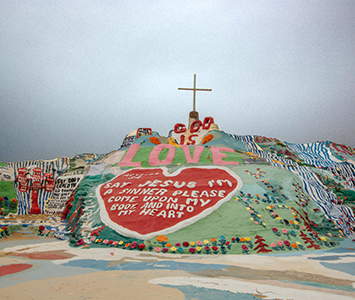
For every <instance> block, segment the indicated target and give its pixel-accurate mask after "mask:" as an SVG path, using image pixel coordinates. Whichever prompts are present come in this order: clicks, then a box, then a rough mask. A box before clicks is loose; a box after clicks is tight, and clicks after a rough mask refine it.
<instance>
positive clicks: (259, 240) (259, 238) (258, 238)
mask: <svg viewBox="0 0 355 300" xmlns="http://www.w3.org/2000/svg"><path fill="white" fill-rule="evenodd" d="M255 238H256V242H255V243H254V244H257V243H258V245H257V246H256V247H255V248H254V250H256V249H259V248H260V249H259V250H258V251H257V252H256V253H260V252H262V253H268V252H271V251H272V250H270V249H266V247H268V246H269V245H268V244H265V243H264V242H265V240H264V238H263V237H262V236H260V235H256V236H255Z"/></svg>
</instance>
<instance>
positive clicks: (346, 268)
mask: <svg viewBox="0 0 355 300" xmlns="http://www.w3.org/2000/svg"><path fill="white" fill-rule="evenodd" d="M321 265H322V266H324V267H326V268H328V269H332V270H337V271H341V272H344V273H348V274H350V275H354V276H355V262H351V263H339V262H338V263H336V264H333V263H329V262H321ZM334 280H335V281H336V279H334Z"/></svg>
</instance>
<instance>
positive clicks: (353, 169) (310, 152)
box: [229, 134, 355, 238]
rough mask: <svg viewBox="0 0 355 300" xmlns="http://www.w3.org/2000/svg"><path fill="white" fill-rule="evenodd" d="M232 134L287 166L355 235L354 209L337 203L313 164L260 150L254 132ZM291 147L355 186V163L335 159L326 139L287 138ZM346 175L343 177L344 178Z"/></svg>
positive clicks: (264, 156)
mask: <svg viewBox="0 0 355 300" xmlns="http://www.w3.org/2000/svg"><path fill="white" fill-rule="evenodd" d="M229 135H230V136H231V137H232V138H234V139H236V140H239V141H242V142H243V143H244V145H245V147H246V149H247V150H248V152H252V153H253V154H254V155H256V156H258V157H260V158H262V159H264V160H265V161H267V162H269V163H270V164H271V165H273V166H275V167H279V168H283V169H286V170H288V171H290V172H292V173H293V174H295V175H296V176H297V177H298V178H300V179H301V181H302V182H303V185H304V189H305V191H306V192H307V194H308V195H309V196H310V197H311V198H312V199H313V200H314V201H315V202H316V203H317V204H318V205H319V207H320V208H321V210H322V211H323V212H324V214H325V215H326V217H327V218H328V219H330V220H332V221H334V222H335V223H336V224H337V225H338V227H339V228H340V229H341V230H342V231H343V232H344V234H345V235H346V236H348V237H351V238H355V234H354V232H353V230H352V227H355V217H354V214H353V212H352V210H351V209H350V208H349V207H348V206H346V205H339V204H335V203H336V200H337V197H336V195H335V194H334V193H333V192H331V191H329V190H327V189H326V188H325V186H324V185H323V183H322V182H321V181H320V180H319V179H318V177H317V176H316V174H315V173H314V172H312V171H311V168H310V167H304V166H299V165H298V164H297V163H295V162H293V161H291V160H288V159H285V158H282V157H279V156H277V155H276V154H273V153H269V152H267V151H264V150H260V148H258V146H257V144H256V143H255V141H254V138H253V136H251V135H247V136H238V135H234V134H229ZM284 143H285V144H286V145H287V146H288V147H289V148H290V149H291V150H293V151H294V152H296V153H297V154H298V155H299V157H300V158H302V159H303V160H304V161H305V162H306V163H307V164H309V165H314V166H316V167H323V168H331V170H332V171H333V172H334V173H336V174H337V175H338V176H341V178H342V179H343V180H344V181H343V184H344V185H346V187H348V188H350V189H353V190H355V186H354V184H353V182H352V181H349V179H350V178H355V166H354V165H353V164H350V163H348V162H341V161H340V160H338V159H336V158H335V157H334V156H333V155H332V154H331V152H330V149H329V148H328V147H327V144H328V143H327V142H318V143H310V144H295V143H288V142H284ZM343 176H344V178H345V179H344V178H343Z"/></svg>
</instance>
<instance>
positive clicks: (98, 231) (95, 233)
mask: <svg viewBox="0 0 355 300" xmlns="http://www.w3.org/2000/svg"><path fill="white" fill-rule="evenodd" d="M105 227H106V225H103V226H101V227H99V228H96V229H94V230H93V231H92V232H91V236H94V235H96V236H99V235H100V232H101V231H102V230H103V229H104V228H105Z"/></svg>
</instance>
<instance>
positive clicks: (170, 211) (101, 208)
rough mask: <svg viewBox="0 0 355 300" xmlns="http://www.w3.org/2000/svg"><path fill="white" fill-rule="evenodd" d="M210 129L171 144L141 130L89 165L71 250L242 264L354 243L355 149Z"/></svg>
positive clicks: (72, 206)
mask: <svg viewBox="0 0 355 300" xmlns="http://www.w3.org/2000/svg"><path fill="white" fill-rule="evenodd" d="M206 119H207V118H206ZM206 119H205V121H204V122H203V123H202V122H200V123H197V124H196V126H195V127H194V126H192V127H191V128H192V129H191V130H190V129H186V127H185V126H184V125H183V124H176V125H175V127H174V129H173V130H172V131H171V132H170V133H169V136H168V137H163V136H160V135H159V134H158V133H157V132H153V131H151V130H150V129H143V128H140V129H138V130H137V131H134V132H132V133H130V134H128V135H127V136H126V138H125V140H124V141H123V144H122V147H121V148H120V149H119V150H117V151H113V152H111V153H109V154H107V155H105V156H104V157H102V158H100V159H98V160H96V161H95V162H93V163H91V164H89V167H87V168H86V171H85V172H84V173H83V178H82V179H81V181H80V184H79V185H78V186H77V187H76V188H75V190H73V193H72V194H71V197H70V199H69V201H68V202H67V206H66V208H65V210H64V212H63V218H65V219H66V220H67V221H68V227H67V231H68V232H67V235H68V237H69V239H70V241H71V243H72V245H82V244H86V246H89V245H90V246H91V247H95V246H110V247H121V248H126V249H135V250H141V251H156V252H167V253H190V254H193V253H195V254H196V253H200V254H214V253H215V254H221V253H229V254H240V253H269V252H272V251H302V250H317V249H327V248H332V247H335V246H336V245H337V243H338V242H339V240H341V239H342V238H344V237H348V238H350V239H354V238H355V235H354V225H355V218H354V213H353V211H354V207H355V205H354V200H355V188H354V187H355V181H354V180H355V167H354V161H353V157H355V151H354V149H352V148H350V147H347V146H344V145H337V144H334V143H331V142H317V143H311V144H303V145H300V144H292V143H287V142H282V141H280V140H277V139H273V138H265V137H260V136H238V135H233V134H227V133H225V132H223V131H220V130H219V129H218V126H217V125H216V124H214V122H213V119H212V118H210V119H208V120H207V121H206ZM211 120H212V121H211Z"/></svg>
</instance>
